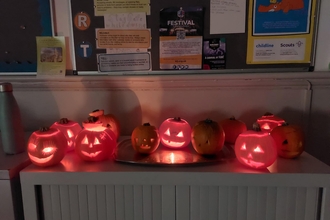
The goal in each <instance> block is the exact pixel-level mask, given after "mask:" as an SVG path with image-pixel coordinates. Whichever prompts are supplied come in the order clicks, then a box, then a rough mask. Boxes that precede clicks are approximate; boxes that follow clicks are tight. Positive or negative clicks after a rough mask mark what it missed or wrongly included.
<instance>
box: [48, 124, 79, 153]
mask: <svg viewBox="0 0 330 220" xmlns="http://www.w3.org/2000/svg"><path fill="white" fill-rule="evenodd" d="M50 127H51V128H57V129H58V130H60V131H61V132H62V133H63V134H64V136H65V137H66V140H67V143H68V148H67V151H72V150H74V141H75V138H76V136H77V134H78V133H79V132H80V131H81V129H82V128H81V126H80V125H79V123H77V122H74V121H71V120H68V119H67V118H61V119H60V120H59V121H57V122H55V123H54V124H52V126H50Z"/></svg>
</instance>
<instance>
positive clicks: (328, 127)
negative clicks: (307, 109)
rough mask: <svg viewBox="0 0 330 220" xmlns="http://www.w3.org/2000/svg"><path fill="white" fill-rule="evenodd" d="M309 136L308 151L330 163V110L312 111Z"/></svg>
mask: <svg viewBox="0 0 330 220" xmlns="http://www.w3.org/2000/svg"><path fill="white" fill-rule="evenodd" d="M307 137H308V138H307V141H306V146H307V147H306V148H307V149H306V151H307V152H308V153H310V154H312V155H313V156H314V157H316V158H318V159H320V160H321V161H323V162H324V163H326V164H328V165H330V115H329V112H323V111H313V112H312V114H311V118H310V124H309V127H308V134H307Z"/></svg>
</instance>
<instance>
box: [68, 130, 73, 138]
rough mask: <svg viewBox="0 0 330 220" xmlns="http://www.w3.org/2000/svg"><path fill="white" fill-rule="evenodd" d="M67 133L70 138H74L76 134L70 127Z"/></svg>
mask: <svg viewBox="0 0 330 220" xmlns="http://www.w3.org/2000/svg"><path fill="white" fill-rule="evenodd" d="M67 134H68V137H69V138H72V137H73V136H74V134H73V132H72V131H71V130H70V129H68V131H67Z"/></svg>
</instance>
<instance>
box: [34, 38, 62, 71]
mask: <svg viewBox="0 0 330 220" xmlns="http://www.w3.org/2000/svg"><path fill="white" fill-rule="evenodd" d="M36 40H37V60H38V65H37V76H65V70H66V51H65V37H36Z"/></svg>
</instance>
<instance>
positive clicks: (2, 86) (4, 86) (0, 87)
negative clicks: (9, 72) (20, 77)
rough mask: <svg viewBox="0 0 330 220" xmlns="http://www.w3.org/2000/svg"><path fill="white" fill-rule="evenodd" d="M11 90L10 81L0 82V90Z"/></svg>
mask: <svg viewBox="0 0 330 220" xmlns="http://www.w3.org/2000/svg"><path fill="white" fill-rule="evenodd" d="M12 91H13V86H12V85H11V83H8V82H4V83H0V92H12Z"/></svg>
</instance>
